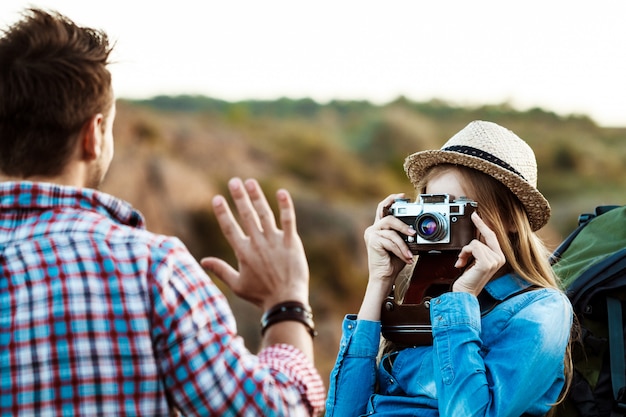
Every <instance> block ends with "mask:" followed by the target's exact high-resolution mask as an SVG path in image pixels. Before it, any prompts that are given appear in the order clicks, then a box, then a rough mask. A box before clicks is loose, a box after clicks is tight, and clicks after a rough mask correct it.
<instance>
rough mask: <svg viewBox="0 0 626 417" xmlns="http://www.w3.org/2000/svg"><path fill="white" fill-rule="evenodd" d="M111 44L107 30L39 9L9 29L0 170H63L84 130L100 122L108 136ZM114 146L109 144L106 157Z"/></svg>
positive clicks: (2, 61)
mask: <svg viewBox="0 0 626 417" xmlns="http://www.w3.org/2000/svg"><path fill="white" fill-rule="evenodd" d="M111 49H112V46H110V44H109V40H108V37H107V35H106V33H104V32H103V31H100V30H96V29H91V28H85V27H80V26H78V25H76V24H75V23H74V22H72V21H71V20H69V19H68V18H67V17H65V16H62V15H61V14H59V13H56V12H46V11H43V10H39V9H29V10H27V11H26V12H25V13H24V16H23V19H22V20H21V21H19V22H17V23H16V24H14V25H13V26H11V27H9V28H8V29H6V30H5V31H4V33H3V34H2V37H0V173H2V174H4V175H6V176H9V177H17V178H29V177H55V176H58V175H60V174H61V173H62V172H63V171H64V169H65V167H66V164H67V163H68V161H70V159H71V158H72V157H73V156H74V155H75V153H76V149H77V143H78V141H80V140H82V138H81V132H85V129H88V128H89V126H92V127H93V126H94V125H96V126H97V127H98V128H99V129H101V130H102V132H101V133H102V135H103V137H104V136H105V128H106V129H109V128H110V127H111V124H112V120H107V118H110V117H114V95H113V90H112V85H111V74H110V72H109V71H108V69H107V65H108V63H109V62H108V59H109V54H110V52H111ZM98 115H99V116H100V117H99V118H98ZM109 133H110V132H109ZM108 136H111V135H110V134H109V135H108ZM110 139H111V140H112V136H111V137H110ZM102 146H104V145H102ZM106 146H107V147H109V148H110V147H111V146H112V144H107V145H106ZM111 152H112V149H105V150H104V151H103V153H104V154H105V158H110V156H111V155H109V154H110V153H111ZM98 165H99V166H98V167H97V168H96V169H100V170H104V171H106V167H107V166H108V162H106V161H105V162H104V165H105V166H103V164H102V163H99V164H98Z"/></svg>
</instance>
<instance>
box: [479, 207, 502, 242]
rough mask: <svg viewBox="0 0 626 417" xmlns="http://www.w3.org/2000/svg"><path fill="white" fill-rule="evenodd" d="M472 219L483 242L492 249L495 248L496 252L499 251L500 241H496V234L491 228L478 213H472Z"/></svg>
mask: <svg viewBox="0 0 626 417" xmlns="http://www.w3.org/2000/svg"><path fill="white" fill-rule="evenodd" d="M472 221H473V222H474V225H475V226H476V229H477V230H478V232H479V233H480V234H481V235H482V236H483V239H484V240H485V244H486V245H487V246H488V247H489V248H491V249H492V250H497V251H498V252H500V251H501V249H500V242H498V238H497V236H496V234H495V233H494V231H493V230H491V229H490V228H489V226H487V224H486V223H485V222H484V221H483V219H482V218H481V217H480V216H479V215H478V213H476V212H473V213H472Z"/></svg>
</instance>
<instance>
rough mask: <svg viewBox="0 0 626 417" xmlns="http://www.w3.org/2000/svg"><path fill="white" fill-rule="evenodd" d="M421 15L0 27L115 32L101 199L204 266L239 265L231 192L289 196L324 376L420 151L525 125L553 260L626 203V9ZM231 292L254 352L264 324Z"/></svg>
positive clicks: (15, 0) (15, 5)
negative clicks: (227, 208) (245, 188)
mask: <svg viewBox="0 0 626 417" xmlns="http://www.w3.org/2000/svg"><path fill="white" fill-rule="evenodd" d="M425 3H426V2H417V1H390V2H385V3H384V4H383V2H373V1H353V0H346V1H334V2H331V1H326V0H322V1H317V2H314V3H312V2H310V3H304V2H293V1H273V0H269V1H263V2H255V1H228V2H224V1H219V2H217V1H205V2H200V1H191V0H179V1H177V2H168V3H165V4H160V3H158V2H153V1H147V0H134V1H125V2H122V1H115V0H112V1H109V2H106V3H98V4H97V5H94V3H92V2H76V1H74V0H57V1H53V0H49V1H43V0H42V1H32V2H25V1H19V0H3V1H2V3H1V4H0V23H1V24H2V26H3V27H4V26H6V25H9V24H11V23H12V22H14V21H16V20H17V19H18V18H19V12H20V11H21V10H22V9H23V8H24V7H27V6H36V7H43V8H46V9H54V10H58V11H60V12H62V13H63V14H66V15H67V16H68V17H70V18H72V19H73V20H75V21H76V22H77V23H79V24H83V25H87V26H92V27H96V28H102V29H104V30H106V31H107V32H108V33H109V35H110V36H111V38H112V39H113V41H115V42H116V44H117V45H116V50H115V54H114V56H113V60H114V61H115V63H114V64H113V65H112V66H111V71H112V73H113V77H114V87H115V89H116V94H117V96H118V109H117V119H116V125H115V130H114V133H115V137H116V156H115V158H114V161H113V166H112V168H111V170H110V173H109V175H108V176H107V178H106V180H105V183H104V184H103V187H102V188H103V190H104V191H106V192H109V193H111V194H114V195H116V196H119V197H121V198H124V199H126V200H128V201H129V202H131V203H132V204H133V205H134V206H135V207H136V208H137V209H139V210H140V211H142V212H143V213H144V215H145V216H146V219H147V223H148V228H149V229H151V230H153V231H155V232H160V233H165V234H171V235H177V236H179V237H180V238H181V239H182V240H183V241H184V242H186V244H187V245H188V247H189V249H190V250H191V252H192V253H193V254H194V256H196V257H197V258H198V259H199V258H201V257H202V256H205V255H208V254H211V255H216V256H220V257H223V258H225V259H227V260H228V261H230V262H231V263H233V264H234V263H235V260H234V258H233V255H232V252H231V251H230V248H229V247H228V245H227V243H226V241H225V240H224V238H223V236H222V234H221V232H220V230H219V227H218V225H217V223H216V220H215V217H214V215H213V213H212V211H211V204H210V202H211V198H212V197H213V196H214V195H215V194H218V193H225V192H226V183H227V181H228V179H229V178H231V177H232V176H239V177H242V178H247V177H255V178H257V179H258V180H259V181H260V182H261V184H262V185H263V186H264V188H265V190H266V192H267V194H268V196H269V198H270V201H271V203H272V204H273V205H274V199H273V194H274V193H275V191H276V190H277V189H278V188H281V187H284V188H287V189H289V190H290V192H291V193H292V195H293V197H294V200H295V204H296V210H297V216H298V227H299V230H300V233H301V235H302V239H303V242H304V245H305V248H306V250H307V255H308V259H309V263H310V267H311V303H312V305H313V308H314V310H315V315H316V323H317V325H318V330H319V333H320V335H319V337H318V339H317V340H316V362H317V365H318V367H319V369H320V371H321V372H322V375H323V377H324V378H325V380H326V381H328V374H329V372H330V369H331V367H332V364H333V363H334V359H335V355H336V353H337V348H338V343H339V337H340V323H341V320H342V318H343V316H344V315H345V314H347V313H353V312H356V311H357V309H358V307H359V303H360V300H361V297H362V295H363V291H364V288H365V284H366V281H367V268H366V258H365V250H364V247H363V238H362V236H363V230H364V229H365V227H367V226H368V225H369V224H370V223H371V222H372V220H373V215H374V211H375V208H376V205H377V203H378V201H380V200H381V199H382V198H384V197H385V196H387V195H388V194H390V193H395V192H406V193H407V194H408V195H409V196H414V192H413V190H412V187H411V185H410V183H409V182H408V180H407V179H406V176H405V174H404V171H403V169H402V163H403V161H404V158H405V157H406V156H407V155H408V154H410V153H413V152H415V151H418V150H423V149H432V148H439V147H440V146H441V145H442V144H443V143H444V142H445V141H446V140H447V139H448V138H449V137H450V136H451V135H453V134H454V133H456V132H457V131H458V130H460V129H462V128H463V127H464V126H465V125H467V124H468V123H469V122H470V121H472V120H477V119H481V120H489V121H493V122H496V123H499V124H501V125H503V126H505V127H507V128H509V129H511V130H513V131H514V132H515V133H517V134H518V135H519V136H520V137H522V138H523V139H525V140H526V141H527V142H528V143H529V144H530V145H531V147H532V148H533V149H534V150H535V153H536V156H537V160H538V165H539V189H540V190H541V191H542V192H543V193H544V194H545V195H546V197H547V198H548V200H550V202H551V204H552V209H553V216H552V219H551V221H550V223H549V224H548V225H547V226H546V227H545V228H544V229H542V230H541V232H540V233H541V236H542V237H543V238H544V240H545V241H546V243H547V244H548V246H549V247H551V248H553V247H554V246H555V245H557V244H558V242H559V241H560V240H561V239H562V237H563V236H564V235H565V234H567V233H568V232H569V231H570V230H572V229H573V228H574V227H575V225H576V221H577V217H578V214H579V213H581V212H587V211H592V210H593V208H594V207H595V206H597V205H600V204H626V198H625V195H626V193H625V192H626V175H625V174H626V168H625V167H626V82H624V79H623V78H624V74H626V48H624V45H625V44H626V29H625V28H624V25H623V16H624V15H625V13H624V12H625V11H626V5H625V4H624V3H623V2H620V1H604V0H599V1H596V2H593V3H589V2H571V1H569V2H566V1H560V0H556V1H550V2H545V1H534V0H531V1H524V2H521V1H519V2H517V1H512V2H501V1H482V0H477V1H471V2H468V1H462V0H457V1H439V2H430V3H434V4H425ZM274 206H275V205H274ZM218 285H220V287H221V288H222V289H223V290H224V291H225V292H226V293H227V296H228V297H229V299H230V301H231V305H232V307H233V310H234V313H235V315H236V317H237V320H238V325H239V330H240V332H241V333H242V334H243V336H244V337H245V339H246V343H247V345H248V347H249V348H250V349H251V350H253V351H256V350H257V348H258V343H259V335H258V333H259V325H258V319H259V317H260V313H261V312H259V311H257V309H256V308H255V307H253V306H250V305H249V304H247V303H245V302H242V301H240V300H237V299H236V298H235V297H233V296H232V295H231V294H230V293H229V292H228V291H227V290H226V289H225V288H224V286H223V285H222V284H221V283H218Z"/></svg>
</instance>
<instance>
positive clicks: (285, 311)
mask: <svg viewBox="0 0 626 417" xmlns="http://www.w3.org/2000/svg"><path fill="white" fill-rule="evenodd" d="M283 321H297V322H300V323H302V324H304V325H305V326H306V328H307V330H308V331H309V334H310V335H311V337H315V336H317V332H316V331H315V323H314V322H313V312H312V311H311V308H310V307H307V306H305V305H304V304H302V303H300V302H298V301H286V302H284V303H279V304H276V305H275V306H273V307H272V308H270V309H269V310H267V311H266V312H265V313H264V314H263V317H261V335H264V334H265V331H266V330H267V329H268V328H269V327H271V326H273V325H274V324H276V323H280V322H283Z"/></svg>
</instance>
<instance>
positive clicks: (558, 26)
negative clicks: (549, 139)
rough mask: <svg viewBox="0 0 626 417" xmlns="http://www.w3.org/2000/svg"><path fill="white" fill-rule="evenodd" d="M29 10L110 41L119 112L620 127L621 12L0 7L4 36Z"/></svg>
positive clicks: (606, 4) (338, 6)
mask: <svg viewBox="0 0 626 417" xmlns="http://www.w3.org/2000/svg"><path fill="white" fill-rule="evenodd" d="M28 6H35V7H42V8H45V9H53V10H58V11H59V12H61V13H63V14H65V15H67V16H68V17H70V18H71V19H73V20H75V21H76V22H77V23H79V24H81V25H86V26H92V27H96V28H100V29H104V30H105V31H106V32H107V33H108V34H109V35H110V37H111V39H112V40H113V41H115V42H116V49H115V52H114V56H113V57H112V58H113V60H114V61H115V63H114V64H113V65H112V66H111V71H112V73H113V77H114V78H113V79H114V88H115V90H116V94H117V96H118V97H119V98H129V99H147V98H151V97H154V96H158V95H172V96H174V95H204V96H208V97H213V98H216V99H222V100H226V101H242V100H273V99H278V98H281V97H287V98H292V99H299V98H311V99H313V100H315V101H317V102H320V103H325V102H328V101H331V100H367V101H370V102H373V103H376V104H383V103H387V102H390V101H392V100H394V99H396V98H397V97H400V96H404V97H407V98H408V99H410V100H413V101H418V102H423V101H429V100H431V99H440V100H443V101H446V102H448V103H451V104H454V105H460V106H479V105H484V104H502V103H508V104H510V105H511V106H512V107H514V108H516V109H519V110H526V109H529V108H533V107H541V108H543V109H545V110H548V111H554V112H556V113H558V114H561V115H568V114H582V115H587V116H589V117H591V118H592V119H593V120H594V121H596V122H597V123H598V124H600V125H601V126H617V127H626V110H625V109H626V81H625V80H624V74H626V51H625V50H624V48H623V45H624V44H626V30H624V29H623V16H624V15H626V13H624V12H626V4H623V3H621V2H614V1H613V2H611V1H607V0H600V1H597V2H594V3H593V4H591V3H587V2H585V3H581V4H576V3H572V2H566V1H563V0H554V1H551V2H543V1H538V0H531V1H525V2H498V1H496V0H478V1H474V2H465V1H462V0H454V1H442V2H432V3H428V4H426V3H423V2H414V1H410V0H401V1H394V2H387V3H385V4H382V3H380V2H373V1H355V0H344V1H340V2H331V1H320V2H315V3H296V2H289V1H286V0H280V1H278V0H270V1H264V2H254V1H249V0H240V1H230V2H203V3H200V2H196V1H193V0H180V1H177V2H175V3H167V4H166V5H161V4H159V3H154V2H148V1H146V0H136V1H132V2H128V1H120V0H113V1H110V2H107V4H106V5H104V4H103V5H102V6H103V7H93V4H91V3H90V2H75V1H73V0H40V1H37V0H35V1H22V0H4V1H3V2H2V3H1V4H0V16H1V17H0V24H2V26H3V27H5V26H6V25H9V24H12V23H14V22H15V21H16V20H17V19H18V18H19V12H20V11H22V10H23V9H24V8H25V7H28Z"/></svg>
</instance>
